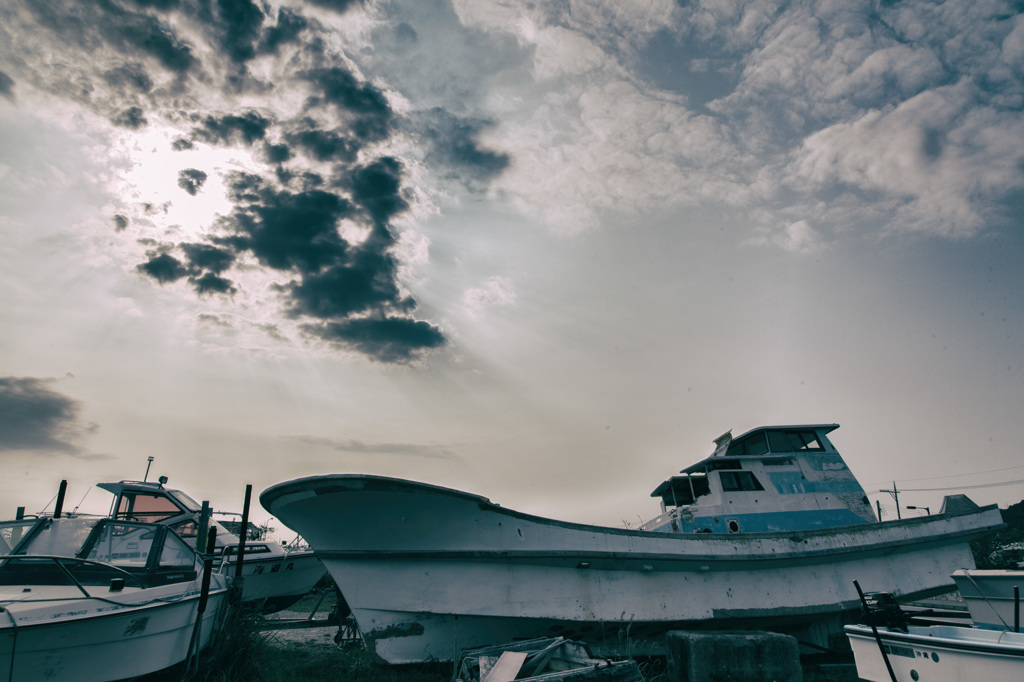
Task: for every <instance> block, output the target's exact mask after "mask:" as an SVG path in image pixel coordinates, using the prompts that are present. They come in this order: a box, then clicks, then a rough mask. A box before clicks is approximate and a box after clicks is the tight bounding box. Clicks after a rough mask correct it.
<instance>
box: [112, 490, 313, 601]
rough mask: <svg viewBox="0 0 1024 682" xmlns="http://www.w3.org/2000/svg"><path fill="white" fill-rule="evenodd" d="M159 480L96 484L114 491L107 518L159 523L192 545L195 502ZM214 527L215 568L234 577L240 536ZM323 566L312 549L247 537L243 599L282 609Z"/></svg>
mask: <svg viewBox="0 0 1024 682" xmlns="http://www.w3.org/2000/svg"><path fill="white" fill-rule="evenodd" d="M165 483H166V478H164V477H161V480H160V481H158V482H145V481H118V482H116V483H99V484H97V485H98V486H99V487H100V488H102V489H103V490H106V491H107V492H110V493H112V494H113V495H114V500H113V502H112V503H111V507H110V518H113V519H131V520H136V521H147V522H151V523H160V524H163V525H166V526H168V527H170V528H172V529H173V530H174V531H175V532H176V533H177V534H178V535H180V536H181V537H182V538H184V539H185V540H186V541H187V542H189V543H190V544H191V545H192V546H195V541H196V535H197V533H198V531H199V527H198V526H199V513H200V511H201V510H202V507H201V505H199V504H198V503H197V502H196V501H195V500H193V499H192V498H191V497H189V496H188V495H186V494H185V493H184V492H182V491H180V490H175V489H173V488H168V487H166V486H165ZM209 523H210V526H212V527H215V528H216V529H217V533H216V538H215V542H216V551H217V552H218V553H219V554H220V556H221V564H220V569H221V570H222V572H224V573H227V574H228V575H232V576H233V575H235V570H236V569H235V566H236V565H237V560H238V555H237V549H238V543H239V538H238V536H237V535H235V534H234V533H231V532H229V531H228V530H227V529H226V528H225V527H224V526H223V525H222V524H220V523H218V522H217V521H214V520H212V519H211V520H210V522H209ZM326 573H327V570H326V569H325V568H324V565H323V564H322V563H321V562H320V560H319V559H318V558H317V557H316V555H315V553H314V552H313V551H312V550H290V549H286V548H284V547H283V546H282V545H281V543H279V542H268V541H262V540H261V541H246V543H245V549H244V551H243V554H242V578H243V583H242V601H243V603H244V604H246V605H247V606H250V607H253V608H256V609H258V610H260V611H262V612H263V613H273V612H275V611H280V610H282V609H285V608H287V607H289V606H291V605H292V604H294V603H295V602H297V601H299V600H300V599H302V597H303V596H305V595H306V594H308V593H309V591H310V590H312V589H313V587H314V586H315V585H316V583H317V582H318V581H319V580H320V579H321V578H322V577H324V575H326Z"/></svg>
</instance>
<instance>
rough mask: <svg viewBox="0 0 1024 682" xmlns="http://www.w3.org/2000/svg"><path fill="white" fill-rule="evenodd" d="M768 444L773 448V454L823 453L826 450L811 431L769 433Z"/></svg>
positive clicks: (816, 435)
mask: <svg viewBox="0 0 1024 682" xmlns="http://www.w3.org/2000/svg"><path fill="white" fill-rule="evenodd" d="M768 442H769V443H770V444H771V446H772V452H808V451H817V452H821V451H822V450H824V449H825V446H824V445H822V444H821V440H819V439H818V434H817V433H816V432H814V431H812V430H809V429H801V430H799V431H795V430H794V431H769V432H768Z"/></svg>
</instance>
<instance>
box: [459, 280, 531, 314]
mask: <svg viewBox="0 0 1024 682" xmlns="http://www.w3.org/2000/svg"><path fill="white" fill-rule="evenodd" d="M516 299H517V296H516V292H515V289H514V288H513V285H512V280H510V279H509V278H508V277H490V278H488V279H487V281H486V282H484V284H483V285H482V286H479V287H474V288H472V289H467V290H466V291H464V292H463V294H462V305H463V307H465V309H466V312H467V313H468V314H469V316H470V317H478V316H480V315H481V314H482V313H483V312H484V311H485V310H487V309H489V308H494V307H499V306H501V307H508V306H514V305H515V304H516Z"/></svg>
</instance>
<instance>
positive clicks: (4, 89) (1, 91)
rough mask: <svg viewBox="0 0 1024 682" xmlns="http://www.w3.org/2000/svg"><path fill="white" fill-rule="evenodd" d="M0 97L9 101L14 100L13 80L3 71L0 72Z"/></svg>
mask: <svg viewBox="0 0 1024 682" xmlns="http://www.w3.org/2000/svg"><path fill="white" fill-rule="evenodd" d="M0 97H6V98H7V99H9V100H10V101H12V102H13V101H15V100H14V79H12V78H11V77H10V76H8V75H7V74H6V73H4V72H3V71H0Z"/></svg>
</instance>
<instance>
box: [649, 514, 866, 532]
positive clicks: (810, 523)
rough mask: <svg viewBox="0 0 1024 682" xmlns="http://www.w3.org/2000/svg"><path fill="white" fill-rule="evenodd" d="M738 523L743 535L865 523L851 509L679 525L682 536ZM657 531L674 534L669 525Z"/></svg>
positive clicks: (716, 518) (706, 518) (722, 518)
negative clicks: (734, 522) (731, 522)
mask: <svg viewBox="0 0 1024 682" xmlns="http://www.w3.org/2000/svg"><path fill="white" fill-rule="evenodd" d="M730 521H737V522H738V523H739V527H740V528H739V529H740V532H743V533H765V532H770V531H783V532H785V531H796V530H811V529H815V528H831V527H833V526H854V525H858V524H862V523H866V521H865V520H864V519H862V518H861V517H859V516H857V515H856V514H854V513H853V512H852V511H850V510H849V509H814V510H807V511H790V512H758V513H756V514H730V515H725V514H723V515H721V516H698V517H696V518H694V520H693V521H692V522H691V521H689V520H685V521H683V522H681V523H680V524H679V528H678V532H681V533H698V532H708V531H710V532H712V533H728V532H730V530H729V522H730ZM656 530H658V531H665V532H672V531H673V530H675V529H673V528H672V527H671V526H670V525H668V524H666V525H664V526H662V527H660V528H657V529H656Z"/></svg>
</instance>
